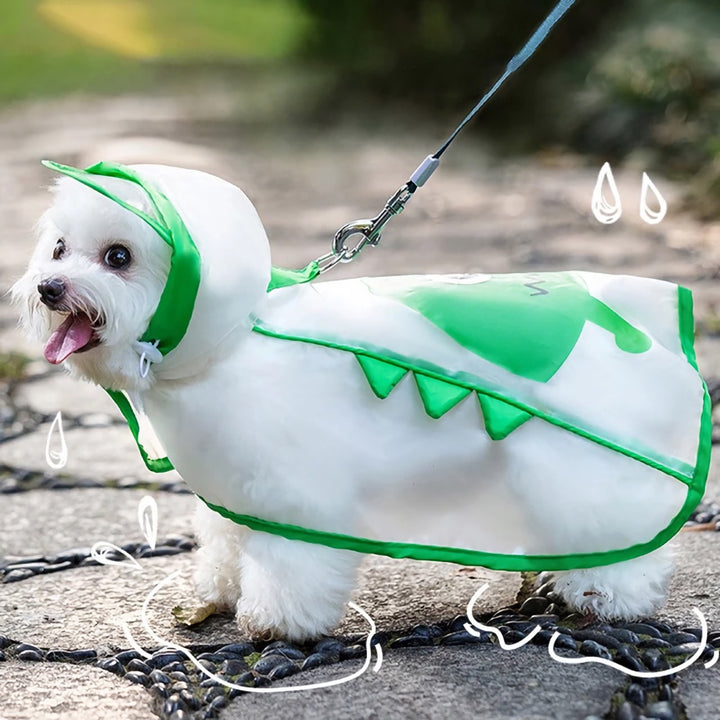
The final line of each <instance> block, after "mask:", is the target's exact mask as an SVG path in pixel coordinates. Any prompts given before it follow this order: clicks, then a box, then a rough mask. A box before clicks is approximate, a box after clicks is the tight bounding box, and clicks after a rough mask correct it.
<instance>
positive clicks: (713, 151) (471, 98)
mask: <svg viewBox="0 0 720 720" xmlns="http://www.w3.org/2000/svg"><path fill="white" fill-rule="evenodd" d="M297 1H298V2H299V3H300V4H301V6H302V7H303V8H304V10H305V11H306V12H307V13H308V15H309V16H310V17H311V19H312V23H311V25H310V28H311V32H310V33H309V34H308V35H307V37H306V41H305V44H304V52H305V54H306V56H307V57H309V58H312V59H314V60H315V61H317V62H321V63H331V64H334V65H335V66H337V67H338V68H339V69H340V71H339V72H338V75H337V77H338V85H337V87H336V90H335V94H334V96H331V97H330V98H329V103H328V105H332V104H335V105H337V104H338V103H339V102H340V100H341V99H342V101H343V102H345V103H347V102H349V101H351V100H352V99H353V97H354V98H355V100H356V102H357V104H358V106H362V104H363V103H366V102H367V98H368V97H372V98H373V99H374V100H375V101H378V100H380V101H382V102H383V103H385V104H386V105H387V104H388V103H391V102H397V103H401V104H403V105H411V106H413V107H414V108H416V109H424V111H425V113H426V114H429V113H432V114H433V115H435V116H438V115H440V116H447V117H448V126H449V127H450V126H452V123H453V122H454V121H456V120H459V119H460V117H462V115H463V114H464V112H465V110H466V109H469V107H471V106H472V105H473V104H474V102H475V100H476V99H477V98H478V97H479V96H480V95H481V94H482V92H484V90H485V89H487V88H488V87H489V85H490V84H491V82H492V81H493V80H494V79H495V78H496V77H497V76H498V74H499V73H500V72H501V71H502V69H503V67H504V65H505V63H506V62H507V61H508V60H509V59H510V57H511V56H512V55H513V54H514V53H515V52H516V51H517V50H518V49H519V47H520V46H521V45H522V44H523V43H524V42H525V40H526V39H527V38H528V37H529V35H530V33H531V32H532V31H533V30H534V29H535V27H536V26H537V25H538V24H539V23H540V22H541V20H542V19H543V18H544V17H545V16H546V14H547V13H548V12H549V10H550V9H551V8H552V7H553V6H554V4H555V0H543V2H538V0H484V1H483V2H481V3H467V2H460V1H459V0H395V2H393V3H386V2H383V0H355V1H354V2H336V1H335V0H297ZM474 127H475V130H476V131H478V130H480V131H484V132H486V133H488V134H489V135H491V136H492V138H493V139H494V140H495V141H496V142H498V141H500V142H501V146H502V147H503V149H504V150H507V149H511V150H512V149H514V150H533V149H537V148H539V147H542V146H547V145H549V144H551V145H556V146H560V147H564V148H570V149H572V150H576V151H580V152H583V153H592V154H596V155H598V156H600V157H602V158H604V159H611V160H620V159H623V158H626V157H627V156H628V155H631V154H633V153H641V154H642V155H643V158H644V161H645V162H647V163H649V165H648V167H650V165H652V164H654V165H655V166H656V167H658V168H660V169H662V171H663V172H666V173H670V174H674V175H676V176H677V177H679V178H688V177H691V178H696V180H695V182H694V185H693V188H692V191H691V193H690V201H691V204H692V206H693V207H694V208H695V209H696V210H698V211H699V212H700V213H701V214H702V215H704V216H707V217H720V2H716V1H714V0H713V1H712V2H711V1H710V0H623V1H622V2H620V1H619V0H604V1H603V2H597V1H592V0H578V2H577V4H576V5H575V6H574V7H573V8H572V9H571V10H570V11H569V12H568V13H567V15H566V16H565V17H564V18H563V20H562V21H561V23H560V24H559V25H558V26H557V27H556V28H555V29H554V30H553V32H552V34H551V36H550V37H549V38H548V40H547V41H546V42H545V44H544V45H543V46H542V47H541V48H540V50H539V51H538V53H537V55H536V56H535V57H534V58H533V59H532V60H531V61H530V63H528V64H527V65H526V66H525V67H524V68H523V69H522V70H521V71H520V72H519V73H518V75H517V77H515V78H513V79H512V80H511V81H510V82H509V83H508V84H507V85H506V86H505V87H504V88H503V90H502V92H501V93H500V94H499V95H498V96H496V97H495V98H494V99H493V102H492V104H491V105H489V106H488V107H487V109H486V110H484V111H483V115H482V117H481V118H478V120H477V121H476V122H475V125H474Z"/></svg>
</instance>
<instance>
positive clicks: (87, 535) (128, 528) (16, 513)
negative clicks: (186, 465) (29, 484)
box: [0, 488, 196, 557]
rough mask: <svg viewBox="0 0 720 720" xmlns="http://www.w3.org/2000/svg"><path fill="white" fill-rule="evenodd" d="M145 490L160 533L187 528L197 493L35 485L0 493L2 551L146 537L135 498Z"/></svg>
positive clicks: (48, 550) (33, 551)
mask: <svg viewBox="0 0 720 720" xmlns="http://www.w3.org/2000/svg"><path fill="white" fill-rule="evenodd" d="M145 495H151V496H152V497H154V498H155V501H156V502H157V506H158V537H159V538H162V537H165V536H167V535H177V534H190V533H191V532H192V522H191V518H192V514H193V512H194V508H195V502H196V501H195V498H194V497H193V496H191V495H176V494H172V493H167V492H149V491H147V490H129V489H128V490H115V489H110V488H99V489H93V488H83V489H78V490H33V491H32V492H27V493H15V494H12V495H0V507H2V512H1V514H0V557H6V556H8V555H19V556H23V555H25V556H27V555H48V554H50V555H52V554H53V553H57V552H59V551H61V550H68V549H70V548H73V547H90V546H92V545H93V544H94V543H95V542H97V541H99V540H105V541H107V542H112V543H116V544H121V545H122V544H123V543H127V542H144V538H143V535H142V532H141V530H140V526H139V523H138V517H137V508H138V503H139V501H140V499H141V498H142V497H144V496H145Z"/></svg>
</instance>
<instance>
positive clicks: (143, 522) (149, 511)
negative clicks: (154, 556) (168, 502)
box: [138, 495, 158, 550]
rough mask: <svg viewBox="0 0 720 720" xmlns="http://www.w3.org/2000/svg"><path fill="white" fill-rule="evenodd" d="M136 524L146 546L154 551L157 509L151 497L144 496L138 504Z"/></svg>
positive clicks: (156, 531)
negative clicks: (145, 541) (146, 543)
mask: <svg viewBox="0 0 720 720" xmlns="http://www.w3.org/2000/svg"><path fill="white" fill-rule="evenodd" d="M138 523H139V525H140V529H141V530H142V532H143V535H144V536H145V539H146V540H147V541H148V545H150V547H151V548H152V549H153V550H154V549H155V545H156V543H157V533H158V507H157V503H156V502H155V498H154V497H152V495H145V496H144V497H143V498H141V500H140V502H139V503H138Z"/></svg>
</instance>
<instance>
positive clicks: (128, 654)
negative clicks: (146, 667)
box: [115, 650, 140, 665]
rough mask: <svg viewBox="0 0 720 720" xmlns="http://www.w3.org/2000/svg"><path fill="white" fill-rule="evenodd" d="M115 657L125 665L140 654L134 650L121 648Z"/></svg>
mask: <svg viewBox="0 0 720 720" xmlns="http://www.w3.org/2000/svg"><path fill="white" fill-rule="evenodd" d="M115 657H116V658H117V661H118V662H120V663H122V664H123V665H127V664H128V663H129V662H130V661H131V660H134V659H135V658H139V657H140V654H139V653H137V652H136V651H135V650H123V651H122V652H119V653H118V654H117V655H115Z"/></svg>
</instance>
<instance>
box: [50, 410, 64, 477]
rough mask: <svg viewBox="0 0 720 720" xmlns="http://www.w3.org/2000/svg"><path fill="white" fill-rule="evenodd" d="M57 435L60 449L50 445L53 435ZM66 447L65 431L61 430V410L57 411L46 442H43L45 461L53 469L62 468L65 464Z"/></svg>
mask: <svg viewBox="0 0 720 720" xmlns="http://www.w3.org/2000/svg"><path fill="white" fill-rule="evenodd" d="M55 435H57V438H58V442H59V444H60V449H59V450H55V449H53V448H52V447H51V444H52V442H53V439H54V436H55ZM67 461H68V449H67V444H66V443H65V432H64V431H63V424H62V412H60V411H58V413H57V415H56V416H55V419H54V420H53V421H52V424H51V425H50V430H48V436H47V442H46V443H45V462H46V463H47V464H48V465H49V466H50V467H51V468H52V469H53V470H62V468H64V467H65V466H66V465H67Z"/></svg>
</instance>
